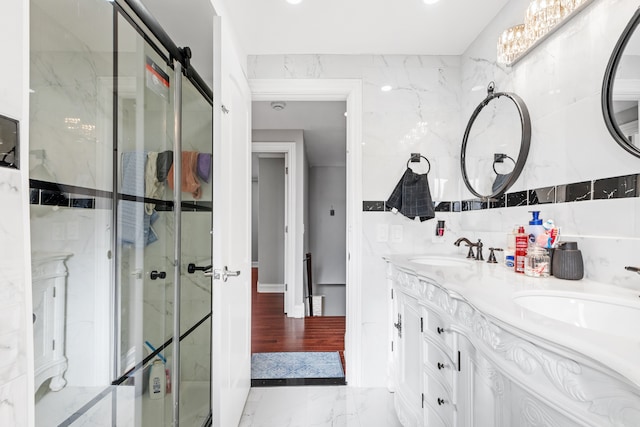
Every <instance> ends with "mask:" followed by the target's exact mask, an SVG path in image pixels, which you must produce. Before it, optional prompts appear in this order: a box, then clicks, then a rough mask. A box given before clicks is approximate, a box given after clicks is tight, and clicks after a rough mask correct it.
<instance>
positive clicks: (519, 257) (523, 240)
mask: <svg viewBox="0 0 640 427" xmlns="http://www.w3.org/2000/svg"><path fill="white" fill-rule="evenodd" d="M528 245H529V236H528V235H527V234H526V233H525V232H524V227H523V226H520V227H518V234H516V253H515V255H516V256H515V258H516V259H515V261H516V262H515V270H516V273H523V274H524V262H525V258H526V257H527V246H528Z"/></svg>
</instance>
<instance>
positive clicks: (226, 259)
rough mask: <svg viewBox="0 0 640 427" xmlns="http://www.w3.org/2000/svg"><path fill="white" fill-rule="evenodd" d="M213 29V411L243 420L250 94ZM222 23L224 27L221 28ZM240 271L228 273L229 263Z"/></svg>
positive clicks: (225, 421) (223, 425) (221, 423)
mask: <svg viewBox="0 0 640 427" xmlns="http://www.w3.org/2000/svg"><path fill="white" fill-rule="evenodd" d="M215 24H216V25H215V27H216V34H214V44H215V46H214V52H215V53H214V55H215V58H214V71H215V75H216V77H214V79H215V81H214V91H213V97H214V143H213V144H214V147H213V153H214V172H213V173H214V196H213V260H212V261H213V268H214V269H215V270H217V271H218V272H222V274H221V275H220V277H219V278H215V276H214V279H213V281H212V286H213V292H212V299H213V302H212V319H213V328H212V334H213V339H212V358H213V361H212V366H213V372H212V376H213V379H212V412H213V414H212V415H213V425H214V426H216V427H230V426H237V425H238V423H239V421H240V417H241V415H242V410H243V408H244V404H245V401H246V398H247V394H248V393H249V388H250V386H251V252H250V249H251V211H250V206H251V165H250V159H251V144H250V140H251V138H250V136H251V93H250V91H249V86H248V84H247V81H246V78H245V76H244V73H243V72H242V69H241V68H240V65H239V64H240V62H239V61H238V59H237V57H236V55H235V52H234V50H233V48H232V46H231V44H230V42H229V37H227V36H226V32H225V31H224V28H221V26H220V19H219V18H217V19H216V21H215ZM221 30H222V31H221ZM225 268H227V269H228V270H229V271H232V272H235V271H238V272H239V273H240V274H239V275H238V276H230V277H228V278H227V280H226V281H225V280H223V279H224V276H225V275H224V273H223V270H224V269H225Z"/></svg>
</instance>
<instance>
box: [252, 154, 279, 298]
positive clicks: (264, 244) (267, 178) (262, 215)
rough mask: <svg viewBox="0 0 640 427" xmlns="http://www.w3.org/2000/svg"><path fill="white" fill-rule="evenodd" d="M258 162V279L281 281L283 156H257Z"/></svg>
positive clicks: (259, 280) (269, 283) (262, 280)
mask: <svg viewBox="0 0 640 427" xmlns="http://www.w3.org/2000/svg"><path fill="white" fill-rule="evenodd" d="M258 162H259V163H260V167H259V170H260V173H259V177H258V194H259V196H258V198H259V203H260V209H259V212H258V228H259V229H260V240H259V242H258V259H259V268H258V283H259V284H268V285H284V283H285V278H284V225H285V224H284V214H285V213H284V206H285V185H284V184H285V174H284V157H281V158H271V157H261V158H259V159H258Z"/></svg>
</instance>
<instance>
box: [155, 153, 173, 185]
mask: <svg viewBox="0 0 640 427" xmlns="http://www.w3.org/2000/svg"><path fill="white" fill-rule="evenodd" d="M171 165H173V151H163V152H162V153H158V160H157V161H156V167H157V169H156V177H157V178H158V181H160V182H165V181H166V180H167V175H168V174H169V169H171Z"/></svg>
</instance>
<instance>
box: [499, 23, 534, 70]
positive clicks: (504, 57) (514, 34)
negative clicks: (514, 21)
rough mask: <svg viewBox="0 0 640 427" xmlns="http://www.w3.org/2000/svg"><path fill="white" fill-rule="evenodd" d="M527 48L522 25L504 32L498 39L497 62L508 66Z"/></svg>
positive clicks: (527, 44)
mask: <svg viewBox="0 0 640 427" xmlns="http://www.w3.org/2000/svg"><path fill="white" fill-rule="evenodd" d="M527 47H529V43H528V40H527V38H526V37H525V26H524V24H518V25H514V26H513V27H511V28H507V29H506V30H504V32H503V33H502V35H501V36H500V38H498V62H501V63H503V64H508V63H510V62H511V61H513V60H514V59H515V58H516V57H517V56H518V55H519V54H521V53H522V52H524V50H525V49H526V48H527Z"/></svg>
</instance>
